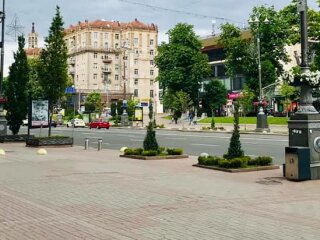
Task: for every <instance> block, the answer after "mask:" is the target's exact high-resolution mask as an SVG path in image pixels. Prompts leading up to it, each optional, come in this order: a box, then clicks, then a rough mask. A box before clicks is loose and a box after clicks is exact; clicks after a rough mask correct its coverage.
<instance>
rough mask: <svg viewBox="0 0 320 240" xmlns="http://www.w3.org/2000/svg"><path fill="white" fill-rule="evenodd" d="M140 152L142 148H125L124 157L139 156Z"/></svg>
mask: <svg viewBox="0 0 320 240" xmlns="http://www.w3.org/2000/svg"><path fill="white" fill-rule="evenodd" d="M142 151H143V149H142V148H127V149H126V150H124V155H141V154H142Z"/></svg>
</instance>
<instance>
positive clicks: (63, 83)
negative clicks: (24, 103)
mask: <svg viewBox="0 0 320 240" xmlns="http://www.w3.org/2000/svg"><path fill="white" fill-rule="evenodd" d="M63 36H64V28H63V19H62V16H61V14H60V8H59V7H58V6H57V7H56V14H55V17H54V18H53V20H52V23H51V26H50V29H49V35H48V37H46V38H45V48H44V49H43V50H42V51H41V54H40V63H39V68H38V73H39V82H40V84H41V86H42V88H43V93H44V98H45V99H47V100H49V109H50V112H51V114H50V123H51V120H52V112H53V107H54V105H59V104H60V100H61V97H62V96H63V95H64V92H65V88H66V87H67V82H68V74H67V67H68V64H67V47H66V43H65V41H64V39H63ZM49 126H50V127H49V136H50V135H51V124H50V125H49Z"/></svg>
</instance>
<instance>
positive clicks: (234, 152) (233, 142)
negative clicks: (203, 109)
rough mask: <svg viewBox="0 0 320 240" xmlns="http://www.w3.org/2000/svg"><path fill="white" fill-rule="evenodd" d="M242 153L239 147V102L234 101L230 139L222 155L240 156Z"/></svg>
mask: <svg viewBox="0 0 320 240" xmlns="http://www.w3.org/2000/svg"><path fill="white" fill-rule="evenodd" d="M243 155H244V152H243V150H242V149H241V142H240V132H239V103H238V102H237V101H236V102H235V103H234V129H233V132H232V136H231V139H230V145H229V149H228V153H227V154H225V155H224V157H225V158H227V159H232V158H237V157H242V156H243Z"/></svg>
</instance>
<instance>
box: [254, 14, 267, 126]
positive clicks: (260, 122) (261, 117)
mask: <svg viewBox="0 0 320 240" xmlns="http://www.w3.org/2000/svg"><path fill="white" fill-rule="evenodd" d="M249 23H252V24H255V25H256V26H257V55H258V81H259V113H258V115H257V127H256V131H257V132H269V131H270V129H269V126H268V117H267V115H266V114H265V113H264V111H263V106H262V73H261V44H260V19H259V18H258V17H257V16H256V17H255V18H254V19H250V20H249ZM263 23H264V24H269V20H268V19H267V18H265V20H264V21H263Z"/></svg>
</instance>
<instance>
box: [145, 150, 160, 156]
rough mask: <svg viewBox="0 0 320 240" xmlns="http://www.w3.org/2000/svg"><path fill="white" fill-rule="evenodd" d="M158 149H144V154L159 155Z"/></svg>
mask: <svg viewBox="0 0 320 240" xmlns="http://www.w3.org/2000/svg"><path fill="white" fill-rule="evenodd" d="M157 155H158V151H156V150H144V151H142V156H157Z"/></svg>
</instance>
